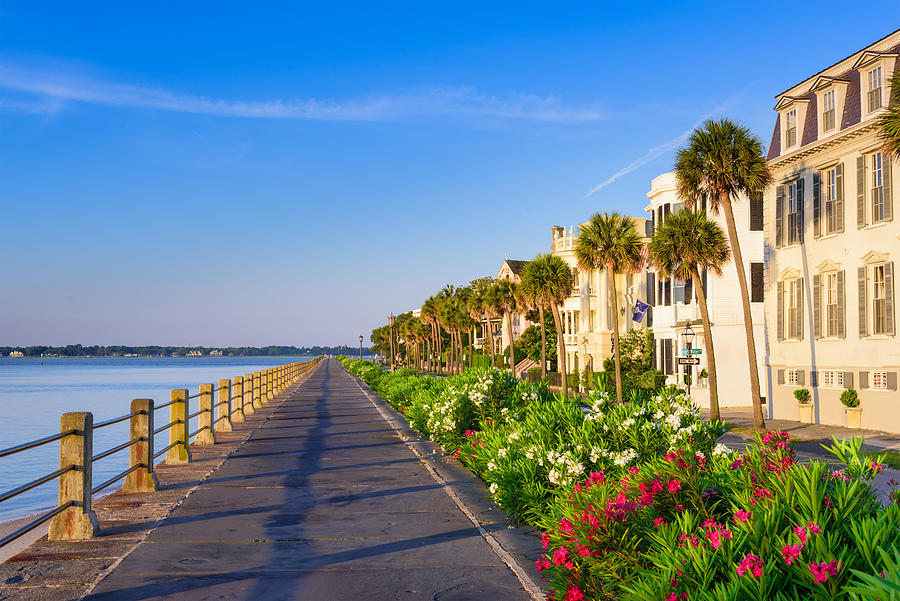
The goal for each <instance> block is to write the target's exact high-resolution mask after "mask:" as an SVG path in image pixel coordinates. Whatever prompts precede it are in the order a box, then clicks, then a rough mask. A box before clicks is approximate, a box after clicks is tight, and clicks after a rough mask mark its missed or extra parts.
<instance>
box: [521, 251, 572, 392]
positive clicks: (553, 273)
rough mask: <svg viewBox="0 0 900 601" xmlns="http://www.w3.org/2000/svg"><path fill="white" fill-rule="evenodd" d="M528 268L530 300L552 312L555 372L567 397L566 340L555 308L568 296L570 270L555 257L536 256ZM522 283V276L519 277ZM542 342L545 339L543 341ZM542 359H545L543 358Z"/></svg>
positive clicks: (570, 288)
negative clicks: (557, 369)
mask: <svg viewBox="0 0 900 601" xmlns="http://www.w3.org/2000/svg"><path fill="white" fill-rule="evenodd" d="M530 265H533V267H529V268H528V284H527V286H528V287H529V288H530V289H531V290H532V291H533V293H534V298H535V299H536V300H537V302H539V303H541V305H542V306H544V307H549V308H550V311H551V312H552V313H553V323H554V324H555V325H556V333H557V334H556V341H557V347H558V350H557V352H556V358H557V363H558V364H559V372H560V375H561V376H562V389H563V394H564V395H566V396H567V397H568V396H569V382H568V374H567V372H566V341H565V337H564V336H563V334H562V332H563V329H562V320H561V319H560V316H559V305H560V303H562V302H563V301H564V300H566V298H567V297H568V296H569V295H570V294H572V283H573V282H572V270H571V269H570V268H569V266H568V265H567V264H566V262H565V261H563V260H562V259H560V258H559V257H557V256H555V255H543V254H541V255H538V256H536V257H535V258H534V260H532V261H531V263H530ZM522 278H523V280H524V274H523V276H522ZM541 336H542V337H544V320H543V319H541ZM545 339H546V338H545ZM544 359H546V356H545V357H544Z"/></svg>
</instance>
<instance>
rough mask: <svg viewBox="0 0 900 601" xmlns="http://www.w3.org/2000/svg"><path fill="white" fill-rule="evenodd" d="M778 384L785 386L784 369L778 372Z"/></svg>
mask: <svg viewBox="0 0 900 601" xmlns="http://www.w3.org/2000/svg"><path fill="white" fill-rule="evenodd" d="M778 383H779V384H784V370H783V369H779V370H778Z"/></svg>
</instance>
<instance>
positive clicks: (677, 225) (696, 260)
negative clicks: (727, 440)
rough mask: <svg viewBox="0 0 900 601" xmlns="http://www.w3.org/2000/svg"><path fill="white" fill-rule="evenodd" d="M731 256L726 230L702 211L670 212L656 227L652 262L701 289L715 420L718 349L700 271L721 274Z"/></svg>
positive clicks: (663, 272)
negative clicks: (715, 346) (716, 348)
mask: <svg viewBox="0 0 900 601" xmlns="http://www.w3.org/2000/svg"><path fill="white" fill-rule="evenodd" d="M730 258H731V249H729V248H728V241H727V240H726V239H725V232H723V231H722V228H720V227H719V225H718V224H717V223H716V222H715V221H712V220H711V219H709V218H708V217H707V216H706V213H704V212H702V211H696V210H695V211H679V212H677V213H674V214H672V215H669V216H668V217H667V218H666V220H665V221H663V223H662V224H661V225H660V226H659V227H658V228H656V231H655V232H654V233H653V240H651V241H650V261H651V262H652V263H653V265H654V266H655V267H656V270H657V272H658V273H659V275H660V276H662V277H674V278H675V279H677V280H680V281H682V282H688V281H690V282H691V283H692V284H693V289H694V290H696V291H697V302H698V304H699V305H700V317H701V318H702V319H703V340H704V344H705V346H706V356H707V359H706V362H707V367H708V368H709V413H710V419H714V420H717V419H719V388H718V379H717V377H716V352H715V349H714V347H713V336H712V327H711V325H710V321H709V310H708V308H707V304H706V291H705V290H704V289H703V280H702V278H701V277H700V272H701V271H702V270H704V269H706V270H708V271H711V272H713V273H714V274H716V275H718V276H720V275H722V267H723V266H724V265H725V263H727V262H728V260H729V259H730Z"/></svg>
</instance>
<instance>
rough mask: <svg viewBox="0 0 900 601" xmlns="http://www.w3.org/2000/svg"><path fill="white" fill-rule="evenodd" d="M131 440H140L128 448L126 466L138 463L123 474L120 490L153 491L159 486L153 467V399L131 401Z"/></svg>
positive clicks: (133, 491)
mask: <svg viewBox="0 0 900 601" xmlns="http://www.w3.org/2000/svg"><path fill="white" fill-rule="evenodd" d="M131 412H132V413H137V414H138V415H133V416H131V440H140V442H137V443H135V444H133V445H131V448H130V449H129V453H128V455H129V463H128V467H134V466H136V465H140V466H141V467H139V468H138V469H136V470H134V471H133V472H131V473H130V474H128V475H127V476H125V483H124V484H122V492H123V493H126V494H131V493H137V492H153V491H154V490H156V488H157V487H158V486H159V481H158V480H157V479H156V471H154V469H153V399H134V400H133V401H131Z"/></svg>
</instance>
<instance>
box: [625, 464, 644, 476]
mask: <svg viewBox="0 0 900 601" xmlns="http://www.w3.org/2000/svg"><path fill="white" fill-rule="evenodd" d="M639 471H641V468H639V467H637V466H635V465H633V466H631V467H630V468H628V473H630V474H636V473H638V472H639Z"/></svg>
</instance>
